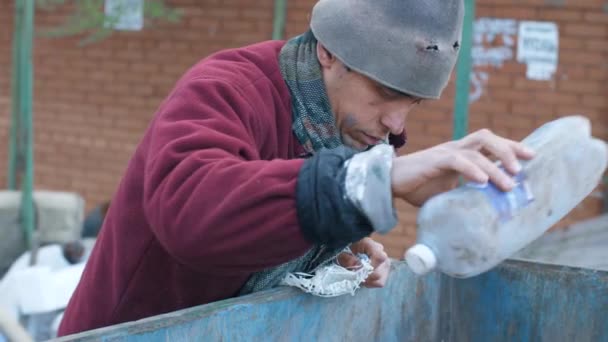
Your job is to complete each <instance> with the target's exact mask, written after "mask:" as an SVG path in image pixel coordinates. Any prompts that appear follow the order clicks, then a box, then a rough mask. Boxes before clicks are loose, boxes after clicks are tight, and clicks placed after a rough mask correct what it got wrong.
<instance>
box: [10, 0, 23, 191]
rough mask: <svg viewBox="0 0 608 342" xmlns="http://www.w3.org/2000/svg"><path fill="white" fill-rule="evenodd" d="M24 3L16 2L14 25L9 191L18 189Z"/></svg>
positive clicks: (18, 0) (17, 0)
mask: <svg viewBox="0 0 608 342" xmlns="http://www.w3.org/2000/svg"><path fill="white" fill-rule="evenodd" d="M23 9H24V2H23V1H20V0H16V1H15V22H14V24H13V69H12V72H11V91H12V100H11V129H10V136H9V150H8V173H7V174H8V189H9V190H16V189H17V169H18V167H19V166H18V160H19V141H18V134H19V132H20V131H21V129H20V126H21V125H20V122H19V99H20V95H19V90H20V88H21V84H20V81H21V78H20V75H21V60H22V58H21V36H22V33H21V30H22V29H23V24H22V22H23Z"/></svg>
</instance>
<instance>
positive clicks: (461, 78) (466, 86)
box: [453, 0, 475, 139]
mask: <svg viewBox="0 0 608 342" xmlns="http://www.w3.org/2000/svg"><path fill="white" fill-rule="evenodd" d="M474 21H475V0H465V16H464V23H463V28H462V42H461V44H460V55H459V57H458V64H457V66H456V98H455V104H454V133H453V138H454V139H460V138H462V137H464V136H465V135H466V134H467V131H468V126H469V93H470V89H471V86H470V82H471V68H472V58H471V50H472V47H473V24H474Z"/></svg>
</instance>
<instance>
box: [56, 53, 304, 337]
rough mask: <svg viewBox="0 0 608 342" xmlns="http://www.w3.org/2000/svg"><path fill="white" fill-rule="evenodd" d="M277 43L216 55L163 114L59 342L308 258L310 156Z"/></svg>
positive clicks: (136, 161)
mask: <svg viewBox="0 0 608 342" xmlns="http://www.w3.org/2000/svg"><path fill="white" fill-rule="evenodd" d="M283 44H284V42H278V41H272V42H264V43H260V44H255V45H252V46H248V47H244V48H240V49H233V50H227V51H223V52H220V53H217V54H215V55H212V56H210V57H208V58H206V59H204V60H202V61H200V62H199V63H198V64H196V65H195V66H194V67H193V68H192V69H191V70H189V71H188V72H187V73H186V74H185V75H184V76H183V77H182V78H181V79H180V80H179V81H178V82H177V84H176V86H175V88H174V89H173V90H172V92H171V93H170V95H169V96H168V98H167V99H166V100H165V101H164V102H163V103H162V104H161V106H160V107H159V109H158V111H157V113H156V114H155V116H154V118H153V121H152V122H151V124H150V126H149V128H148V129H147V131H146V132H145V135H144V137H143V139H142V141H141V143H140V144H139V146H138V147H137V150H136V151H135V154H134V156H133V157H132V159H131V160H130V162H129V165H128V168H127V170H126V174H125V175H124V177H123V179H122V181H121V183H120V185H119V187H118V190H117V192H116V194H115V196H114V198H113V199H112V204H111V207H110V209H109V211H108V214H107V216H106V218H105V222H104V225H103V228H102V229H101V232H100V235H99V237H98V240H97V244H96V246H95V248H94V250H93V253H92V255H91V257H90V259H89V261H88V263H87V265H86V269H85V271H84V274H83V275H82V279H81V280H80V283H79V285H78V287H77V289H76V291H75V293H74V295H73V297H72V299H71V300H70V303H69V305H68V307H67V309H66V311H65V315H64V318H63V321H62V324H61V327H60V329H59V334H60V335H67V334H73V333H77V332H81V331H85V330H90V329H94V328H99V327H103V326H108V325H112V324H117V323H121V322H127V321H132V320H137V319H140V318H144V317H148V316H153V315H158V314H162V313H166V312H170V311H175V310H178V309H183V308H187V307H192V306H196V305H200V304H204V303H209V302H212V301H217V300H220V299H225V298H229V297H233V296H235V295H237V293H238V291H239V289H240V288H241V287H242V286H243V285H244V283H245V282H246V281H247V279H248V277H249V276H250V275H251V274H252V273H254V272H257V271H260V270H263V269H265V268H268V267H271V266H276V265H279V264H281V263H284V262H287V261H289V260H292V259H294V258H296V257H298V256H300V255H302V254H304V253H305V252H306V251H307V250H308V249H309V248H310V247H311V245H310V243H309V242H307V241H306V240H305V239H304V237H303V235H302V233H301V231H300V228H299V226H298V220H297V213H296V203H295V188H296V180H297V177H298V172H299V170H300V168H301V166H302V164H303V162H304V160H303V159H298V158H297V157H298V155H300V154H301V153H303V150H302V147H301V146H300V144H299V143H298V141H297V140H296V138H295V136H294V134H293V132H292V129H291V124H292V116H291V115H292V114H291V96H290V94H289V90H288V88H287V86H286V84H285V82H284V81H283V79H282V77H281V72H280V70H279V65H278V53H279V51H280V49H281V47H282V46H283Z"/></svg>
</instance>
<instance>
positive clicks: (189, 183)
mask: <svg viewBox="0 0 608 342" xmlns="http://www.w3.org/2000/svg"><path fill="white" fill-rule="evenodd" d="M256 115H257V114H256V113H255V110H254V109H253V108H252V107H251V105H250V104H249V102H248V101H247V99H246V98H245V96H244V95H243V94H242V93H241V92H240V91H239V90H238V89H235V88H234V87H232V86H230V85H228V84H226V83H224V82H222V81H217V80H212V79H198V80H191V81H188V83H186V84H185V85H183V86H181V87H178V88H177V89H176V90H175V91H174V92H173V93H172V95H171V96H170V97H169V98H168V99H167V100H166V101H165V103H163V105H162V106H161V108H160V109H159V112H158V113H157V116H156V118H155V120H154V122H153V123H152V125H151V127H150V129H149V132H148V134H147V136H146V138H145V139H148V141H149V144H148V150H147V154H146V155H145V159H146V160H145V174H144V175H143V177H144V182H143V183H144V203H143V206H144V211H145V213H146V217H147V219H148V223H149V224H150V226H151V227H152V230H153V233H154V234H155V236H156V237H157V239H158V240H159V241H160V243H161V244H162V245H163V247H164V248H165V249H166V250H167V251H168V252H169V253H170V254H171V255H173V256H174V257H175V258H177V259H178V260H180V262H182V263H184V264H185V265H187V266H189V267H192V268H194V269H196V270H197V271H199V272H201V273H212V274H223V275H238V274H244V273H252V272H256V271H259V270H262V269H265V268H268V267H271V266H275V265H278V264H281V263H284V262H286V261H289V260H291V259H294V258H296V257H298V256H300V255H302V254H304V253H305V252H306V251H307V250H308V249H309V248H310V247H311V243H310V242H308V241H307V240H306V239H305V238H304V236H303V234H302V232H301V230H300V228H299V224H298V219H297V213H296V211H297V209H296V195H295V193H296V182H297V178H298V173H299V171H300V169H301V167H302V164H303V162H304V160H302V159H293V160H282V159H274V160H261V158H260V155H259V152H258V150H259V149H258V148H257V145H256V144H258V143H259V140H260V136H263V135H264V134H277V133H276V132H272V129H268V128H266V127H265V123H264V122H262V121H261V120H260V119H259V118H258V117H256ZM258 116H259V115H258ZM266 117H270V116H269V115H267V116H266ZM267 126H268V125H267ZM256 130H257V131H256ZM256 139H257V140H256Z"/></svg>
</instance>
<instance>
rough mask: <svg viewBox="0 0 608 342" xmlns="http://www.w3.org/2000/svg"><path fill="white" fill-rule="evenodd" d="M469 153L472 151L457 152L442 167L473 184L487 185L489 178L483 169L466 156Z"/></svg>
mask: <svg viewBox="0 0 608 342" xmlns="http://www.w3.org/2000/svg"><path fill="white" fill-rule="evenodd" d="M457 152H458V153H457ZM469 152H470V151H466V152H465V151H455V153H453V154H452V155H450V156H449V157H448V158H447V160H446V163H445V165H442V168H444V169H447V170H449V171H456V172H458V173H459V174H461V175H462V176H463V177H465V178H466V179H468V180H470V181H472V182H477V183H487V182H488V180H489V176H488V175H487V174H486V173H485V172H484V170H483V169H482V168H480V167H479V166H478V165H477V164H475V163H474V162H473V161H472V160H471V158H470V157H467V156H465V153H469Z"/></svg>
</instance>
